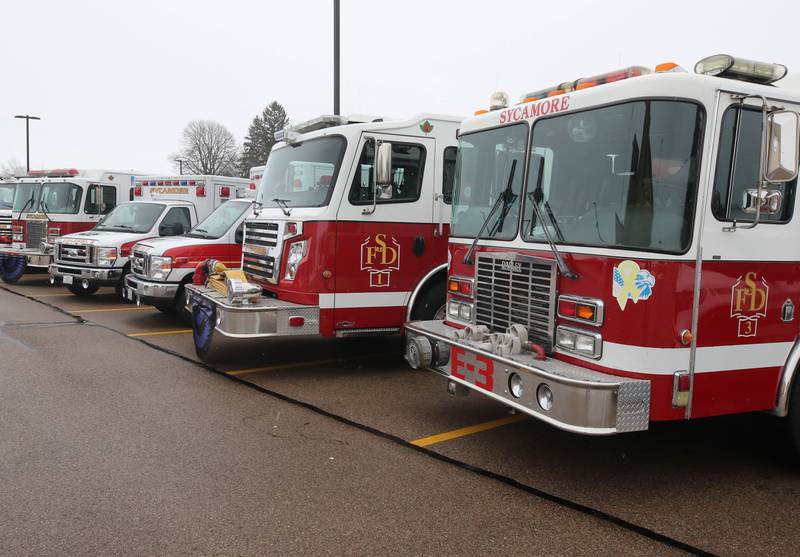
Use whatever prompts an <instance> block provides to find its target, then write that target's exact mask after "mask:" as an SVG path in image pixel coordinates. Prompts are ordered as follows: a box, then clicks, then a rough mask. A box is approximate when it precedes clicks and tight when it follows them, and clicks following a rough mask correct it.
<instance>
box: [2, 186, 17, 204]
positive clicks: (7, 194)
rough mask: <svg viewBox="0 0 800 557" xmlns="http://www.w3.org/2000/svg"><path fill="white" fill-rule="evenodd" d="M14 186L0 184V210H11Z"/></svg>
mask: <svg viewBox="0 0 800 557" xmlns="http://www.w3.org/2000/svg"><path fill="white" fill-rule="evenodd" d="M16 189H17V185H16V184H0V209H11V207H13V206H14V192H15V191H16Z"/></svg>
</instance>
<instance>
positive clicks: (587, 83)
mask: <svg viewBox="0 0 800 557" xmlns="http://www.w3.org/2000/svg"><path fill="white" fill-rule="evenodd" d="M649 73H650V70H649V69H647V68H645V67H644V66H630V67H627V68H623V69H621V70H616V71H613V72H607V73H603V74H599V75H594V76H591V77H582V78H581V79H577V80H575V81H566V82H564V83H560V84H559V85H556V86H555V87H548V88H547V89H541V90H539V91H531V92H530V93H525V94H524V95H522V97H520V102H523V103H526V102H532V101H536V100H539V99H544V98H547V97H554V96H556V95H563V94H564V93H571V92H572V91H580V90H581V89H588V88H590V87H596V86H597V85H605V84H606V83H613V82H615V81H622V80H623V79H630V78H631V77H638V76H640V75H647V74H649Z"/></svg>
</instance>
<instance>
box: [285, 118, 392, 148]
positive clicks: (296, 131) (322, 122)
mask: <svg viewBox="0 0 800 557" xmlns="http://www.w3.org/2000/svg"><path fill="white" fill-rule="evenodd" d="M381 121H383V118H380V117H377V116H370V115H366V114H351V115H350V116H334V115H323V116H318V117H316V118H313V119H311V120H306V121H305V122H300V123H299V124H295V125H293V126H288V127H286V128H283V129H282V130H280V131H277V132H275V141H285V142H286V143H292V142H294V141H297V139H298V138H299V136H300V134H304V133H309V132H313V131H317V130H322V129H325V128H332V127H334V126H343V125H345V124H363V123H366V122H381Z"/></svg>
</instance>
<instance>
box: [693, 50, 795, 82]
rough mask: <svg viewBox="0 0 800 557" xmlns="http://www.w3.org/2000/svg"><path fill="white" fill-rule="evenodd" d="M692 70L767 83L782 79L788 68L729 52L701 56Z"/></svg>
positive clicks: (702, 73) (698, 72)
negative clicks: (738, 56)
mask: <svg viewBox="0 0 800 557" xmlns="http://www.w3.org/2000/svg"><path fill="white" fill-rule="evenodd" d="M694 71H695V73H697V74H701V75H712V76H717V77H725V78H728V79H738V80H740V81H749V82H751V83H760V84H762V85H769V84H770V83H775V82H776V81H778V80H779V79H783V77H785V76H786V72H787V71H788V70H787V69H786V66H784V65H783V64H771V63H769V62H758V61H756V60H747V59H745V58H736V57H734V56H731V55H729V54H715V55H714V56H709V57H708V58H703V59H702V60H700V61H699V62H698V63H697V64H695V66H694Z"/></svg>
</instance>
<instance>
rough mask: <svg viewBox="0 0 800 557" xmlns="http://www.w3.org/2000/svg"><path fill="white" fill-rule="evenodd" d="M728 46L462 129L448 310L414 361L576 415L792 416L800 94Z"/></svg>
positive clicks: (630, 427) (411, 352)
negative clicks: (691, 65)
mask: <svg viewBox="0 0 800 557" xmlns="http://www.w3.org/2000/svg"><path fill="white" fill-rule="evenodd" d="M785 73H786V68H785V67H784V66H781V65H778V64H768V63H761V62H754V61H750V60H744V59H740V58H735V57H731V56H727V55H718V56H712V57H710V58H707V59H704V60H702V61H700V62H699V63H698V64H697V65H696V66H695V74H690V73H687V72H685V71H683V70H681V68H679V67H677V66H676V65H675V64H663V65H660V66H658V67H656V69H655V71H654V72H653V71H649V70H648V69H646V68H642V67H633V68H628V69H625V70H622V71H618V72H612V73H608V74H603V75H598V76H594V77H590V78H584V79H578V80H577V81H573V82H567V83H562V84H561V85H558V86H556V87H552V88H549V89H545V90H541V91H536V92H532V93H529V94H526V95H524V96H523V99H522V100H521V102H520V103H519V104H516V105H514V106H508V102H507V96H505V95H502V94H500V95H493V98H492V102H491V110H489V111H481V112H482V113H481V114H479V115H477V116H476V117H474V118H470V119H468V120H467V121H465V122H464V123H463V124H462V126H461V128H460V140H459V163H458V166H457V169H456V184H455V189H454V194H453V205H452V207H453V213H452V224H451V237H450V245H449V252H450V254H449V266H448V286H447V290H448V302H447V315H446V317H445V318H444V319H443V320H429V321H413V322H410V323H408V324H407V325H406V333H407V339H406V340H407V346H406V359H407V360H408V361H409V363H410V365H411V366H412V367H414V368H429V369H431V370H432V371H435V372H437V373H440V374H441V375H443V376H445V377H446V378H447V383H448V391H449V392H450V393H451V394H461V395H463V394H467V393H469V392H471V391H474V392H477V393H480V394H483V395H485V396H488V397H490V398H492V399H494V400H496V401H499V402H501V403H503V404H506V405H508V406H509V407H511V408H513V409H514V410H515V411H519V412H523V413H526V414H529V415H531V416H533V417H535V418H538V419H541V420H543V421H545V422H547V423H549V424H552V425H554V426H557V427H560V428H562V429H565V430H569V431H573V432H578V433H586V434H610V433H617V432H627V431H636V430H644V429H647V428H648V426H649V422H651V421H663V420H683V419H689V418H700V417H705V416H716V415H721V414H731V413H740V412H750V411H767V412H772V413H774V414H776V415H778V416H786V415H787V414H791V421H792V422H793V424H794V427H795V429H794V431H795V433H794V435H795V439H796V440H800V433H799V432H800V428H798V426H800V383H798V382H797V381H795V378H796V374H797V368H798V364H799V363H800V340H799V339H798V323H800V321H799V320H798V317H797V312H796V306H797V304H798V303H800V289H799V288H798V283H797V281H796V277H797V274H798V272H800V267H799V266H800V263H799V261H800V245H798V243H797V241H796V238H797V237H798V234H800V215H798V216H795V215H794V213H795V205H796V203H797V199H796V197H797V196H796V188H797V167H798V110H800V95H798V94H797V93H794V92H790V91H787V90H785V89H781V88H778V87H775V86H772V85H771V84H772V83H773V82H775V81H777V80H778V79H780V78H781V77H783V76H784V75H785Z"/></svg>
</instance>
